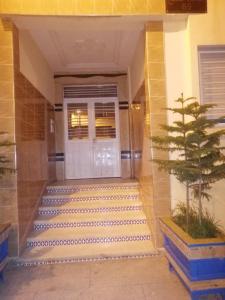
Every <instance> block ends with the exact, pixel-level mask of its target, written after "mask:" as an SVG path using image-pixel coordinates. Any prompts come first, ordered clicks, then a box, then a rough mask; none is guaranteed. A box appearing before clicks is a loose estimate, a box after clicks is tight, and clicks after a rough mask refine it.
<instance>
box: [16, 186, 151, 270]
mask: <svg viewBox="0 0 225 300" xmlns="http://www.w3.org/2000/svg"><path fill="white" fill-rule="evenodd" d="M155 253H156V251H155V250H154V248H153V245H152V241H151V236H150V231H149V228H148V225H147V221H146V217H145V215H144V212H143V208H142V204H141V202H140V201H139V191H138V185H137V183H136V182H128V183H111V184H88V185H77V184H76V185H52V186H48V187H47V192H46V194H45V195H44V196H43V198H42V204H41V206H40V207H39V211H38V217H37V219H36V220H35V221H34V227H33V231H32V233H31V234H30V236H29V237H28V239H27V248H26V249H25V251H24V253H23V255H22V256H21V257H20V258H19V260H18V261H17V263H18V264H19V265H33V264H51V263H63V262H76V261H88V260H101V259H113V258H122V257H126V258H128V257H143V256H148V255H153V254H155Z"/></svg>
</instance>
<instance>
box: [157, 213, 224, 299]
mask: <svg viewBox="0 0 225 300" xmlns="http://www.w3.org/2000/svg"><path fill="white" fill-rule="evenodd" d="M160 225H161V230H162V233H163V237H164V247H165V250H166V256H167V258H168V260H169V266H170V269H173V270H175V271H176V273H177V274H178V276H179V277H180V279H181V280H182V282H183V283H184V285H185V286H186V288H187V289H188V291H189V292H190V294H191V297H192V299H195V300H197V299H199V300H200V299H204V295H212V296H215V297H219V298H216V299H225V239H221V238H213V239H193V238H191V237H190V236H189V235H188V234H187V233H185V232H184V231H183V230H182V229H181V228H180V227H178V226H177V225H176V224H175V223H173V221H172V220H171V219H169V218H163V219H161V220H160Z"/></svg>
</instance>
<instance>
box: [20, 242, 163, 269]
mask: <svg viewBox="0 0 225 300" xmlns="http://www.w3.org/2000/svg"><path fill="white" fill-rule="evenodd" d="M157 254H158V253H157V251H156V250H155V249H154V248H153V245H152V242H151V240H142V241H139V240H138V241H133V242H125V241H123V242H120V243H104V244H97V243H95V244H88V245H85V244H78V245H74V246H60V247H45V248H38V247H34V248H31V249H29V248H28V249H26V250H25V252H24V254H23V256H22V257H21V258H20V259H19V260H18V261H17V264H18V265H36V264H53V263H71V262H80V261H93V260H106V259H117V258H137V257H144V256H150V255H157Z"/></svg>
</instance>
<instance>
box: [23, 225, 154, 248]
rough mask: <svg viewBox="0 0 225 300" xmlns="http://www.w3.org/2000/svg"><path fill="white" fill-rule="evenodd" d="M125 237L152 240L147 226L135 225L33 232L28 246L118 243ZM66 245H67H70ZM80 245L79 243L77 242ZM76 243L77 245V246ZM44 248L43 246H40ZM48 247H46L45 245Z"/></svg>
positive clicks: (28, 240) (53, 229)
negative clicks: (63, 243)
mask: <svg viewBox="0 0 225 300" xmlns="http://www.w3.org/2000/svg"><path fill="white" fill-rule="evenodd" d="M123 237H124V238H125V237H126V238H127V240H136V239H140V240H142V238H143V239H147V237H148V239H150V235H149V228H148V225H147V224H139V225H137V224H134V225H128V226H124V227H121V226H114V227H113V229H112V228H111V227H99V228H98V227H80V228H51V229H48V230H43V231H33V232H32V234H31V235H30V236H29V238H28V239H27V246H31V244H32V245H33V244H34V246H37V245H36V244H35V242H37V241H40V242H43V245H45V241H54V242H56V244H57V245H60V242H61V241H67V242H68V243H70V244H71V243H72V242H71V241H72V240H73V241H75V240H77V241H82V243H90V242H91V240H94V241H96V240H103V241H104V242H107V241H108V240H111V239H112V241H114V240H115V241H116V240H121V239H123ZM68 243H66V244H68ZM77 243H79V242H77ZM77 243H76V244H77ZM40 245H41V246H43V245H42V244H40ZM45 246H46V245H45Z"/></svg>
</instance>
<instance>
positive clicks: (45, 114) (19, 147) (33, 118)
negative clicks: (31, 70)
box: [14, 29, 56, 251]
mask: <svg viewBox="0 0 225 300" xmlns="http://www.w3.org/2000/svg"><path fill="white" fill-rule="evenodd" d="M18 43H19V40H18V31H17V30H16V29H15V30H14V72H15V82H14V88H15V124H16V157H17V192H18V193H17V203H18V217H19V218H18V224H19V251H20V250H22V248H23V246H24V243H25V241H26V237H27V235H28V233H29V230H30V229H31V226H32V222H33V219H34V217H35V214H36V211H37V208H38V204H39V201H40V198H41V195H42V192H43V190H44V188H45V185H46V182H47V181H49V180H54V179H55V178H56V175H55V161H54V154H55V141H54V140H55V137H54V132H50V127H51V126H54V108H53V106H52V105H51V104H49V103H48V101H47V100H46V99H45V98H44V97H43V95H42V94H41V93H40V92H39V91H38V90H37V89H36V88H35V87H34V86H33V85H32V84H31V83H30V82H29V80H28V79H27V78H26V77H25V76H24V75H23V74H22V73H21V72H20V68H19V52H18V49H19V44H18ZM50 120H52V121H50ZM50 122H51V123H52V124H50Z"/></svg>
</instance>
